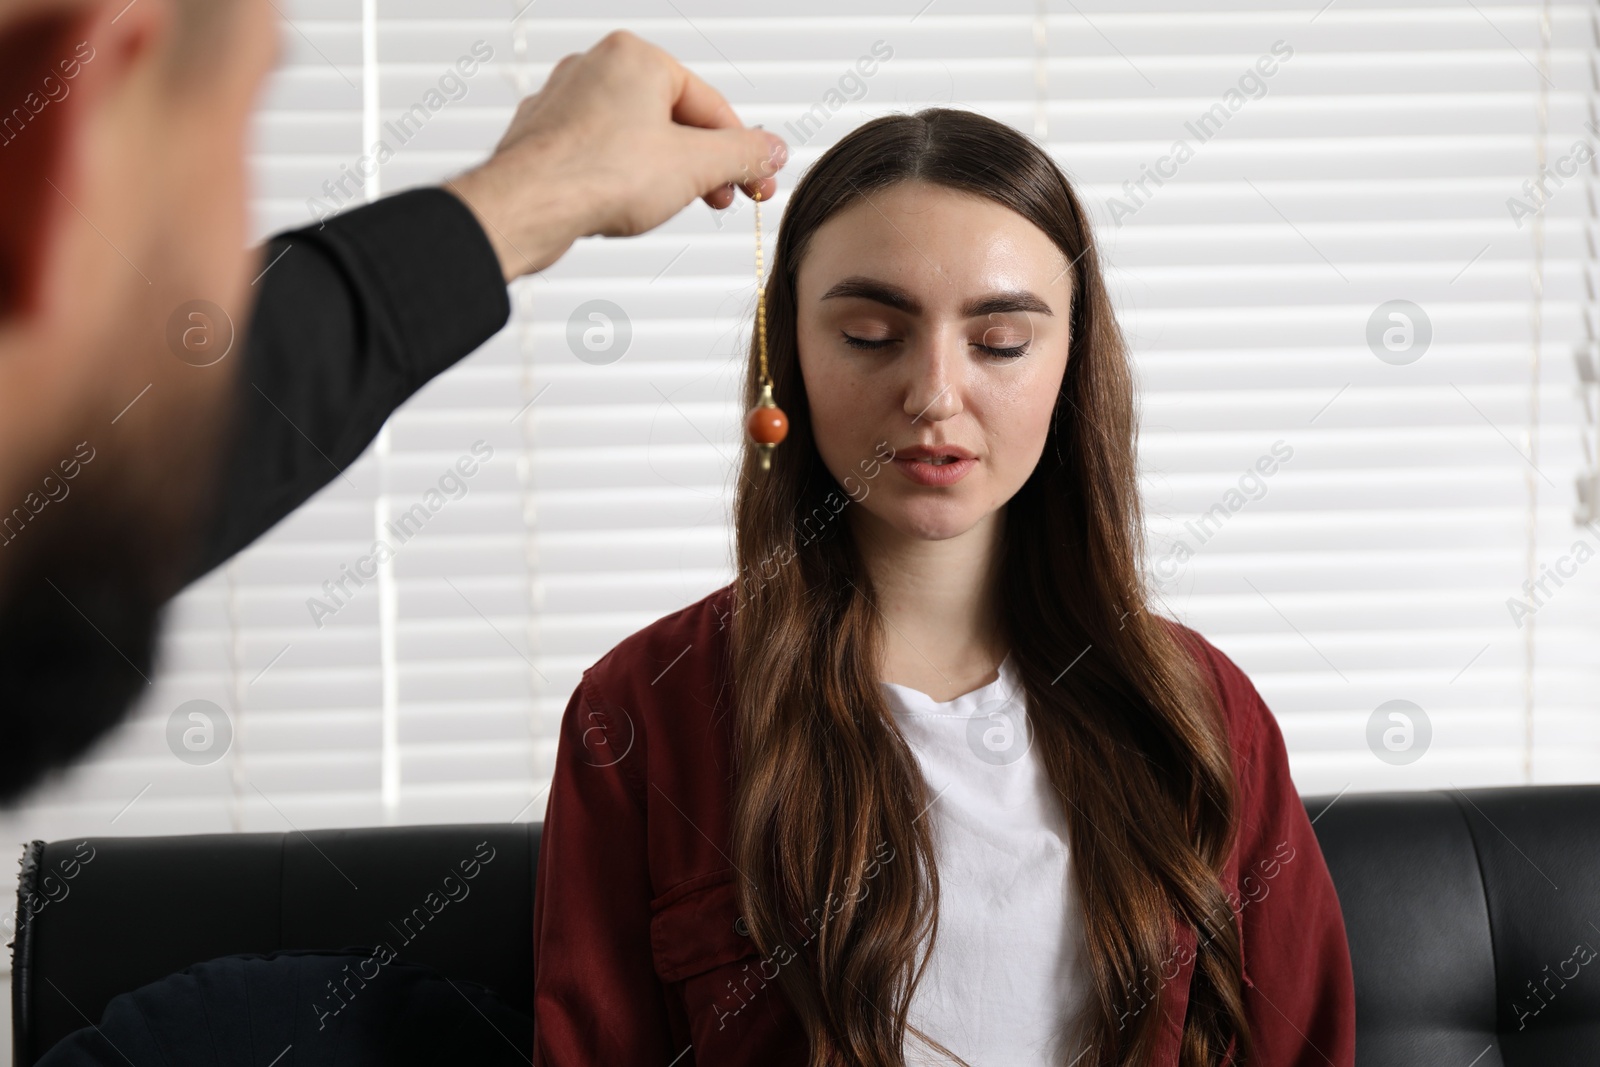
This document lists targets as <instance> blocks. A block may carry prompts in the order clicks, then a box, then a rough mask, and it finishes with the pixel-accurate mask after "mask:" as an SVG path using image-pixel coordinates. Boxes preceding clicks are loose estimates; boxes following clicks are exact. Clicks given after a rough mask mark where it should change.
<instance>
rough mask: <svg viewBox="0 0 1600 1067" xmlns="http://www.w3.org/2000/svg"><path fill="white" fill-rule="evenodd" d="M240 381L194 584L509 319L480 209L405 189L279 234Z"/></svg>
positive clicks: (267, 260) (334, 471)
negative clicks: (476, 212) (316, 223)
mask: <svg viewBox="0 0 1600 1067" xmlns="http://www.w3.org/2000/svg"><path fill="white" fill-rule="evenodd" d="M259 263H260V268H261V269H264V270H265V272H266V273H265V274H263V275H262V276H261V277H260V278H259V279H258V280H257V281H256V282H255V283H254V287H255V289H257V290H259V293H258V294H257V296H256V305H255V310H254V313H253V314H252V316H251V320H250V323H249V326H248V329H247V330H246V332H245V337H244V344H243V352H242V353H241V360H242V363H243V366H241V367H239V368H237V370H238V374H237V377H236V379H235V410H234V413H233V417H232V420H231V427H230V431H229V439H228V441H227V442H226V443H225V445H224V448H225V453H224V459H223V463H222V467H221V471H220V474H219V481H218V483H217V486H216V491H215V494H214V496H213V498H212V504H211V508H212V511H211V515H210V520H209V523H208V524H207V527H206V532H205V533H204V535H203V537H202V541H201V544H200V546H199V551H198V553H197V557H196V558H195V561H194V563H193V565H192V567H191V568H190V579H191V580H192V579H194V578H198V577H200V576H201V575H203V574H205V573H206V572H208V571H210V570H211V569H212V568H214V567H216V566H217V565H218V564H220V563H222V562H223V561H225V560H226V559H228V557H230V556H232V555H233V554H234V553H235V552H238V551H239V550H240V549H242V548H244V547H245V546H246V545H248V544H250V542H252V541H254V540H255V539H256V538H258V537H260V536H261V535H262V534H263V533H265V532H266V531H267V530H269V529H271V528H272V527H273V526H274V525H275V524H276V523H277V522H278V521H279V520H280V519H282V518H284V517H285V516H287V515H288V514H289V513H290V512H292V511H293V510H294V509H295V508H297V507H299V506H300V505H301V504H303V503H304V502H305V501H306V500H307V499H308V498H310V497H311V495H312V494H313V493H315V492H316V491H317V490H318V489H320V488H322V487H323V486H324V485H326V484H327V483H328V482H330V481H332V480H333V479H334V478H336V477H338V476H339V473H340V472H341V471H342V470H343V469H344V468H345V467H347V466H349V464H350V463H352V462H353V461H354V460H355V459H356V458H357V457H358V456H360V455H361V453H362V452H363V451H364V450H365V449H366V447H367V445H368V444H370V443H371V441H372V439H373V438H374V437H376V436H377V433H378V431H379V430H380V429H381V428H382V427H383V423H384V420H386V419H387V418H388V417H389V415H390V413H391V412H393V411H394V409H395V408H397V407H399V406H400V404H401V403H403V402H404V401H405V400H406V399H407V398H408V397H410V396H411V395H412V394H413V393H415V392H416V391H417V390H418V389H420V388H421V387H422V386H423V385H424V384H426V383H427V382H428V380H429V379H431V378H433V377H434V375H436V374H438V373H439V372H440V371H442V370H444V369H445V368H447V367H449V366H451V365H453V364H454V363H456V362H457V361H458V360H460V359H462V358H463V357H464V356H466V355H468V354H469V353H471V352H472V351H473V350H474V349H476V348H478V347H479V346H480V345H482V344H483V343H484V342H485V341H487V340H488V339H489V338H491V337H493V336H494V335H495V333H497V332H498V331H499V330H500V328H501V327H502V326H504V325H505V323H506V320H507V319H508V318H509V317H510V314H511V304H510V300H509V298H508V296H507V293H506V283H505V278H504V276H503V275H502V274H501V268H500V263H499V260H498V259H497V257H496V255H495V252H494V249H493V247H492V246H491V245H490V244H489V239H488V237H487V236H486V235H485V234H484V232H483V229H482V227H481V226H480V225H479V223H478V220H477V218H476V216H474V215H473V214H472V212H471V210H470V209H468V207H467V206H466V205H465V204H464V203H462V202H461V201H460V200H459V199H458V198H456V197H455V196H454V195H453V194H451V193H449V192H447V191H446V190H444V189H442V188H437V187H428V188H421V189H413V190H410V191H407V192H403V193H397V194H396V195H394V196H390V197H385V198H384V199H382V200H378V201H375V202H373V203H371V204H368V205H366V206H364V207H360V208H355V209H353V210H351V211H347V212H345V213H343V214H341V215H339V216H337V217H335V218H331V219H328V220H327V221H326V222H325V223H324V224H323V225H321V226H308V227H306V228H304V229H300V230H293V231H289V232H286V233H281V234H278V235H277V236H275V237H273V238H271V239H270V240H269V241H268V242H267V244H266V246H265V248H264V249H263V251H262V255H261V258H260V261H259Z"/></svg>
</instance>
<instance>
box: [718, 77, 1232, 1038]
mask: <svg viewBox="0 0 1600 1067" xmlns="http://www.w3.org/2000/svg"><path fill="white" fill-rule="evenodd" d="M906 180H917V181H922V182H928V183H932V184H935V185H939V186H943V187H947V188H951V189H956V190H962V191H965V192H968V193H974V194H977V195H980V196H984V197H987V198H989V199H990V200H992V201H995V202H997V203H999V204H1002V205H1004V206H1006V207H1008V208H1011V209H1012V210H1013V211H1016V212H1017V213H1018V214H1020V215H1021V216H1022V217H1023V218H1026V219H1028V220H1029V221H1030V222H1032V223H1033V224H1034V225H1035V226H1037V227H1038V228H1039V229H1040V230H1042V231H1043V232H1044V233H1045V234H1047V235H1048V236H1049V237H1050V238H1051V240H1053V241H1054V242H1055V244H1056V245H1057V246H1058V247H1059V248H1060V249H1061V251H1062V253H1063V254H1064V255H1065V256H1066V258H1067V260H1068V261H1069V263H1070V264H1071V266H1070V268H1069V269H1070V270H1071V281H1072V293H1073V296H1072V309H1071V327H1072V328H1071V335H1070V337H1071V339H1070V342H1069V353H1068V360H1067V366H1066V371H1065V374H1064V376H1063V379H1062V383H1061V391H1060V394H1059V396H1058V398H1057V401H1056V407H1055V413H1054V416H1053V417H1052V419H1051V423H1050V429H1049V437H1048V439H1047V441H1046V444H1045V448H1044V452H1043V455H1042V456H1041V458H1040V460H1039V463H1038V466H1037V467H1036V468H1035V469H1034V471H1033V473H1032V475H1030V477H1029V478H1028V480H1027V481H1026V482H1025V483H1024V484H1023V486H1022V488H1021V489H1020V490H1018V492H1017V493H1016V495H1015V496H1013V497H1012V499H1011V500H1010V501H1009V502H1008V503H1007V504H1006V509H1007V514H1006V519H1005V524H1004V529H1005V534H1004V538H1003V542H1002V552H1003V557H1004V558H1003V560H1002V562H1001V564H1000V574H1001V577H1000V581H1001V583H1002V587H1001V590H1000V593H1001V601H1002V612H1003V616H1002V625H1003V626H1004V628H1005V633H1006V636H1007V638H1008V640H1009V642H1010V648H1011V651H1012V654H1013V657H1014V662H1015V665H1016V667H1017V669H1018V671H1019V673H1020V676H1021V681H1022V685H1023V689H1024V692H1025V697H1026V703H1027V709H1028V717H1029V723H1030V725H1031V727H1032V730H1033V744H1034V745H1035V746H1037V750H1038V755H1039V757H1040V759H1041V763H1042V766H1043V767H1044V768H1045V770H1046V773H1047V774H1048V777H1049V780H1050V783H1051V785H1052V787H1053V788H1054V789H1055V791H1056V792H1057V793H1058V794H1059V796H1060V799H1061V805H1062V810H1063V812H1064V814H1065V817H1066V823H1067V829H1068V835H1069V840H1070V843H1071V848H1072V863H1071V866H1070V870H1071V877H1072V879H1073V883H1074V884H1073V885H1072V886H1068V885H1063V886H1062V887H1061V888H1062V892H1063V893H1067V892H1069V891H1073V890H1075V891H1076V892H1077V893H1078V895H1079V896H1078V899H1079V902H1080V904H1081V908H1082V915H1083V920H1084V924H1085V927H1086V941H1087V948H1088V954H1089V963H1088V968H1089V970H1090V972H1091V973H1092V982H1093V988H1092V990H1089V991H1088V992H1087V1004H1086V1006H1085V1010H1084V1012H1083V1014H1082V1016H1080V1018H1079V1020H1078V1022H1079V1025H1080V1027H1081V1028H1080V1029H1079V1031H1078V1034H1079V1037H1080V1040H1082V1041H1083V1042H1084V1047H1086V1048H1089V1049H1092V1054H1090V1055H1086V1056H1085V1057H1084V1058H1083V1059H1082V1060H1080V1061H1079V1064H1080V1065H1081V1067H1088V1065H1089V1064H1097V1065H1118V1067H1122V1065H1129V1067H1132V1065H1143V1064H1146V1063H1148V1062H1149V1059H1150V1055H1151V1049H1152V1045H1153V1043H1154V1041H1155V1039H1156V1036H1157V1033H1158V1030H1159V1028H1160V1015H1161V1012H1160V1009H1159V1004H1160V1000H1159V998H1160V997H1162V996H1164V995H1165V985H1166V984H1165V983H1164V982H1163V981H1162V977H1161V975H1162V972H1163V971H1165V972H1166V973H1167V975H1168V976H1170V975H1171V974H1172V973H1175V972H1176V970H1177V963H1176V962H1175V961H1174V952H1175V951H1176V946H1177V942H1176V932H1177V929H1178V927H1179V926H1180V925H1184V924H1186V925H1188V926H1189V927H1192V928H1193V929H1194V930H1195V931H1196V932H1197V945H1196V953H1195V957H1194V960H1195V962H1194V973H1193V978H1192V982H1191V986H1190V993H1189V1000H1188V1010H1187V1014H1186V1017H1185V1022H1184V1029H1183V1037H1182V1042H1181V1058H1180V1063H1181V1064H1182V1067H1210V1065H1214V1064H1220V1063H1222V1062H1224V1056H1225V1054H1226V1053H1227V1050H1228V1048H1229V1046H1230V1044H1233V1045H1234V1050H1233V1057H1234V1058H1233V1061H1232V1062H1235V1063H1242V1062H1244V1061H1245V1060H1246V1059H1247V1058H1248V1055H1249V1052H1250V1040H1249V1033H1248V1029H1247V1024H1246V1021H1245V1016H1244V1008H1243V993H1242V963H1241V956H1240V947H1239V943H1238V938H1237V935H1236V931H1235V929H1234V926H1233V910H1232V906H1231V905H1230V903H1229V902H1228V900H1227V899H1226V897H1225V894H1224V893H1223V890H1222V888H1221V885H1220V883H1219V879H1218V872H1219V871H1220V869H1221V867H1222V865H1223V862H1224V860H1225V857H1226V856H1227V853H1228V850H1229V849H1230V847H1231V845H1232V834H1233V828H1234V820H1235V812H1236V799H1235V784H1234V777H1233V771H1232V767H1231V763H1230V760H1229V751H1228V745H1227V738H1226V733H1225V730H1224V728H1223V726H1222V724H1221V718H1220V713H1219V709H1218V708H1217V703H1216V697H1215V695H1214V693H1213V691H1212V690H1211V688H1210V687H1209V685H1208V684H1207V683H1206V681H1205V679H1204V676H1203V675H1202V674H1201V672H1200V668H1199V666H1198V664H1197V662H1196V661H1195V659H1194V658H1193V656H1192V654H1191V653H1190V652H1189V651H1188V650H1186V648H1185V647H1184V645H1183V644H1182V643H1181V642H1182V637H1181V636H1180V633H1179V631H1178V630H1177V629H1176V627H1175V626H1174V625H1173V624H1171V623H1170V622H1168V621H1167V620H1164V619H1162V618H1160V617H1158V616H1156V615H1153V614H1151V613H1150V611H1148V610H1147V601H1146V584H1145V581H1144V573H1143V565H1142V560H1143V526H1142V517H1141V510H1140V503H1139V494H1138V484H1137V472H1136V461H1135V436H1136V432H1137V421H1136V416H1135V411H1134V389H1133V382H1132V374H1131V371H1130V368H1129V365H1128V355H1127V350H1126V346H1125V344H1124V342H1123V338H1122V335H1121V331H1120V328H1119V327H1118V325H1117V322H1116V319H1115V318H1114V315H1113V309H1112V305H1111V301H1110V298H1109V297H1108V296H1107V294H1106V290H1105V285H1104V282H1103V280H1102V278H1101V275H1100V264H1099V261H1098V258H1097V254H1096V249H1095V244H1094V236H1093V232H1092V230H1091V228H1090V225H1089V220H1088V218H1087V216H1086V215H1085V214H1084V212H1083V210H1082V208H1081V206H1080V205H1079V202H1078V199H1077V196H1076V195H1075V194H1074V192H1073V189H1072V186H1071V184H1070V183H1069V181H1068V179H1067V178H1066V176H1065V175H1064V174H1063V173H1062V172H1061V170H1060V169H1059V168H1058V167H1057V166H1056V165H1055V163H1054V162H1053V161H1052V160H1051V159H1050V157H1049V156H1048V155H1047V154H1046V153H1045V152H1043V151H1042V150H1040V149H1039V148H1038V147H1037V146H1036V145H1035V144H1033V143H1032V142H1031V141H1029V140H1028V139H1027V138H1026V137H1024V136H1022V135H1021V134H1020V133H1018V132H1017V131H1015V130H1013V129H1012V128H1011V127H1009V126H1006V125H1004V124H1002V123H999V122H997V121H994V120H991V119H988V118H985V117H983V116H981V115H978V114H975V113H972V112H968V111H962V110H957V109H948V108H929V109H927V110H924V111H919V112H917V113H916V114H913V115H905V114H897V115H889V116H885V117H882V118H878V119H875V120H872V121H870V122H867V123H866V124H864V125H862V126H860V127H859V128H857V129H856V130H855V131H854V132H852V133H850V134H849V135H847V136H846V137H844V138H843V139H842V140H841V141H839V142H838V143H837V144H835V145H834V146H832V147H831V148H829V149H828V151H827V152H825V153H824V154H823V155H822V156H821V157H820V158H819V159H818V160H817V162H816V163H814V164H813V165H812V166H811V167H810V168H809V170H807V172H806V173H805V174H804V176H803V177H802V178H801V179H800V180H799V182H798V183H797V184H796V186H795V188H794V192H793V193H792V195H791V196H790V199H789V202H788V206H787V208H786V210H785V212H784V216H783V220H782V227H781V230H780V233H779V237H778V241H777V249H776V254H775V256H774V257H773V260H772V267H771V271H772V273H771V277H770V279H769V280H768V283H767V290H766V314H767V337H768V361H769V373H770V375H771V378H772V383H773V394H774V396H775V398H776V400H777V403H778V405H779V406H780V407H781V408H783V410H784V411H785V412H787V413H788V416H789V420H790V429H789V435H788V438H787V440H785V441H784V442H783V444H781V445H780V446H779V447H778V449H777V452H776V455H775V456H774V458H773V462H772V468H771V470H769V471H765V472H763V471H760V470H759V469H757V462H756V455H755V451H754V448H753V446H751V445H750V444H749V443H748V442H747V443H746V447H745V454H744V456H743V463H742V475H743V476H742V477H741V478H740V480H739V488H738V491H737V495H736V502H735V514H736V520H735V521H736V538H737V541H736V555H737V577H736V578H735V582H734V594H735V603H734V609H733V620H732V640H731V649H732V652H731V670H732V681H733V690H734V694H735V701H736V709H737V710H736V713H735V714H736V721H735V737H736V741H735V759H736V768H737V770H736V774H735V784H734V811H733V831H732V856H731V859H732V861H733V863H734V865H735V866H736V867H737V868H738V869H739V871H740V872H742V874H743V875H744V877H742V878H740V879H739V880H738V884H739V902H740V907H741V910H742V912H743V914H744V915H745V917H746V922H747V924H748V926H749V928H750V930H751V936H752V938H753V939H754V940H755V942H756V944H757V945H758V946H759V947H760V948H761V949H762V951H763V952H767V953H775V954H776V955H775V956H774V958H775V959H776V960H777V961H778V962H779V963H780V964H781V965H780V966H779V968H778V976H777V978H776V981H778V982H779V983H780V985H781V988H782V989H783V991H784V993H785V994H786V995H787V997H788V998H789V1000H790V1002H791V1004H792V1005H793V1006H794V1009H795V1011H796V1012H797V1014H798V1016H799V1018H800V1020H801V1022H802V1023H803V1025H804V1027H805V1030H806V1033H807V1035H808V1036H809V1038H810V1043H811V1059H810V1062H811V1065H812V1067H824V1065H826V1067H835V1065H838V1067H887V1065H900V1064H902V1063H903V1062H904V1060H903V1055H902V1045H903V1042H904V1040H905V1035H906V1031H907V1026H908V1006H909V1003H910V997H911V992H912V989H913V988H914V985H915V983H916V982H917V981H918V980H919V979H920V977H921V975H922V973H923V968H924V967H925V966H926V961H927V950H928V949H929V948H930V947H931V941H930V940H928V938H931V937H932V936H936V934H937V925H938V924H937V917H938V899H939V880H938V875H937V870H936V867H935V861H934V853H933V842H932V838H931V835H930V831H929V828H928V825H929V822H930V820H926V819H921V818H920V817H919V816H920V814H921V812H922V811H923V810H924V808H925V806H926V805H927V803H928V800H929V798H927V797H926V796H925V789H924V784H923V780H922V777H921V773H920V771H919V769H918V766H917V763H916V762H915V759H914V758H913V756H912V754H911V752H910V750H909V748H908V747H907V745H906V743H905V741H904V739H903V738H902V736H901V735H900V733H899V731H898V730H897V728H896V727H895V724H894V721H893V716H892V715H891V714H890V712H889V709H888V707H887V705H886V703H885V699H884V695H883V692H882V689H881V688H880V684H879V683H880V678H879V673H878V663H879V659H878V653H879V650H880V641H881V639H882V634H881V622H880V619H879V616H878V611H877V608H876V607H875V603H876V600H875V595H874V591H873V585H872V580H871V578H870V576H869V575H868V574H867V572H866V570H865V568H864V567H863V565H862V561H861V558H860V556H859V555H858V553H857V551H856V547H855V543H854V540H853V539H852V537H851V535H850V531H849V524H848V522H847V521H846V519H847V516H845V515H843V514H842V511H843V509H844V508H845V507H848V506H855V505H854V504H853V503H851V498H852V497H853V496H855V495H856V494H857V493H859V492H861V491H862V489H863V486H864V485H866V482H865V479H866V478H867V477H868V475H870V473H871V468H870V466H869V467H867V468H864V470H863V471H862V472H858V473H857V475H856V482H855V484H852V483H851V479H848V478H846V479H844V482H843V484H841V482H840V481H838V480H835V478H834V476H833V475H832V474H831V473H830V472H829V471H828V469H827V467H825V466H824V464H823V462H822V459H821V456H820V455H819V454H818V452H817V449H816V445H815V443H814V440H813V438H812V433H811V425H810V418H809V411H808V408H807V404H806V394H805V386H804V383H803V381H802V380H801V377H800V367H799V361H798V351H797V342H796V306H795V273H796V270H797V268H798V266H799V264H800V261H801V259H802V257H804V255H805V253H806V247H807V243H808V241H809V240H810V238H811V236H812V234H813V233H814V232H815V231H816V229H817V227H818V226H820V225H822V223H823V222H824V221H826V220H827V219H828V218H829V217H830V216H832V215H833V214H834V213H835V212H837V211H839V210H840V209H841V208H843V207H845V206H847V205H849V204H851V203H853V202H854V201H855V200H856V199H857V198H858V197H862V196H871V195H872V194H873V193H875V192H877V191H880V190H883V189H885V188H886V187H888V186H890V185H892V184H894V183H896V182H901V181H906ZM758 392H759V389H758V369H757V360H756V359H754V358H752V359H751V360H750V373H749V375H748V376H747V378H746V381H745V402H746V405H747V407H748V406H750V405H753V404H754V403H755V402H756V398H757V396H758ZM885 476H887V477H894V475H892V474H891V475H885ZM867 491H870V490H867ZM1069 666H1070V669H1068V668H1069ZM1063 1001H1065V991H1063Z"/></svg>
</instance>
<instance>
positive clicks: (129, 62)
mask: <svg viewBox="0 0 1600 1067" xmlns="http://www.w3.org/2000/svg"><path fill="white" fill-rule="evenodd" d="M138 6H140V7H144V8H147V9H150V10H147V11H135V10H131V9H133V8H134V5H128V8H125V9H123V11H122V12H121V13H119V12H118V8H119V7H121V4H120V3H118V2H117V0H89V2H87V3H72V4H65V3H48V4H46V5H45V6H43V7H36V8H35V9H34V10H32V11H30V12H28V13H26V14H22V15H18V16H16V17H15V18H13V19H11V20H9V21H8V22H6V23H5V24H3V25H0V204H4V205H5V210H4V211H0V323H4V322H6V321H8V320H11V319H13V318H17V317H26V316H28V315H29V314H31V313H34V312H37V311H39V310H40V305H41V300H42V298H43V297H44V295H45V293H44V287H45V283H46V279H47V277H48V275H49V271H50V268H51V266H52V265H53V264H55V263H56V261H57V254H58V253H59V252H60V251H61V250H62V247H61V246H62V244H63V242H64V238H65V235H66V230H65V227H66V226H68V225H70V224H71V221H72V220H73V219H75V218H76V213H75V209H74V207H73V205H72V204H71V203H70V202H69V200H68V199H67V198H68V197H69V196H71V195H72V190H73V189H74V188H75V187H76V186H77V185H78V184H79V182H78V181H77V179H76V177H75V175H74V173H73V170H74V167H75V166H80V165H81V162H82V161H83V160H84V159H85V158H86V157H85V154H84V153H83V152H82V150H81V149H82V145H81V144H80V142H81V140H82V138H83V136H84V134H85V132H86V126H87V124H88V120H89V118H90V117H91V115H92V114H93V112H94V109H95V108H96V106H104V105H105V104H106V103H107V102H108V100H109V99H110V97H111V96H112V95H113V94H114V93H115V92H116V91H117V89H118V88H119V87H120V86H121V85H123V84H125V83H126V81H127V79H128V77H129V75H130V74H131V73H132V71H133V69H134V67H136V66H137V65H139V62H140V60H145V59H148V58H149V57H150V54H151V51H152V48H153V47H154V46H155V45H156V44H157V43H158V41H159V39H160V38H162V37H164V36H165V31H167V30H168V29H169V27H168V25H167V23H168V20H169V18H170V14H171V12H170V5H168V4H165V3H160V2H157V3H153V4H140V5H138ZM78 224H79V225H81V224H82V222H81V220H79V222H78Z"/></svg>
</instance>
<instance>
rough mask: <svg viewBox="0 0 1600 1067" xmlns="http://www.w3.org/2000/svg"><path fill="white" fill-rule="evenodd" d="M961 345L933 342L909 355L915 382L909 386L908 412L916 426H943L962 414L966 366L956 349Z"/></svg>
mask: <svg viewBox="0 0 1600 1067" xmlns="http://www.w3.org/2000/svg"><path fill="white" fill-rule="evenodd" d="M960 343H961V342H959V341H956V340H953V339H938V338H930V339H929V340H928V341H926V342H924V344H923V345H922V346H921V348H920V349H919V350H918V351H915V352H909V353H907V354H906V355H907V357H908V358H907V360H906V362H907V365H908V367H909V368H910V376H911V380H910V381H909V382H908V383H907V386H906V399H905V412H906V414H907V415H910V416H911V421H912V422H920V421H923V420H926V421H928V422H941V421H943V420H945V419H948V418H950V416H952V415H955V414H956V413H958V412H959V411H960V410H961V396H960V389H961V383H960V381H959V380H958V377H957V376H958V374H959V370H958V368H959V367H960V366H961V365H962V364H961V362H960V359H959V357H960V353H957V352H956V351H955V348H956V347H957V346H958V345H960Z"/></svg>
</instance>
